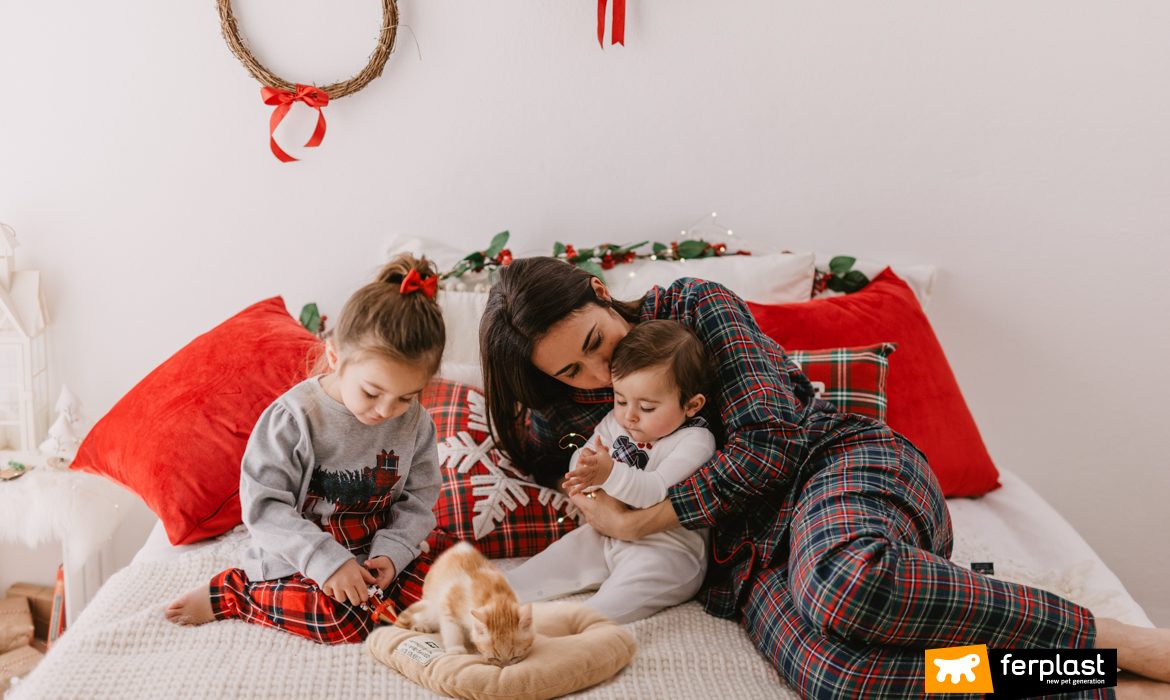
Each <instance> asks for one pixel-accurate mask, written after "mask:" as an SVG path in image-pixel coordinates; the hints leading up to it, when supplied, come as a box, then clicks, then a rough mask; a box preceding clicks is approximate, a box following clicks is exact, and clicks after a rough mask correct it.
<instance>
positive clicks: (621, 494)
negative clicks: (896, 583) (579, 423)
mask: <svg viewBox="0 0 1170 700" xmlns="http://www.w3.org/2000/svg"><path fill="white" fill-rule="evenodd" d="M610 371H611V373H612V375H613V395H614V408H613V410H612V411H610V412H609V414H607V415H606V417H605V418H603V419H602V421H601V423H600V424H599V425H598V426H597V428H596V430H595V432H594V434H593V436H592V437H591V438H590V439H589V441H588V442H587V443H586V446H585V447H582V448H581V449H579V450H577V452H576V453H575V454H574V455H573V458H572V460H571V461H570V463H569V468H570V471H569V473H568V475H567V477H566V478H565V489H566V490H567V491H568V492H569V493H580V492H585V493H588V492H591V491H593V490H595V489H597V488H602V489H604V490H605V492H606V493H608V494H609V495H611V496H613V497H614V498H616V499H618V500H620V501H622V502H623V503H625V504H627V505H629V506H632V507H634V508H646V507H647V506H652V505H654V504H655V503H658V502H659V501H662V500H663V499H665V498H666V490H667V489H668V488H669V487H671V486H672V485H674V484H676V483H678V482H680V481H682V480H684V479H686V478H687V477H689V476H690V475H691V474H693V473H694V472H695V471H696V470H697V469H698V468H699V467H700V466H702V465H703V464H704V463H705V462H707V460H709V459H710V458H711V456H712V455H713V454H714V453H715V437H714V435H712V434H711V431H710V430H708V429H707V424H706V421H704V420H703V419H702V418H699V417H697V414H698V413H699V411H700V410H701V409H702V408H703V406H704V404H705V403H706V400H707V399H706V396H705V394H704V393H703V392H705V391H708V387H710V386H711V384H712V372H711V363H710V360H709V359H708V357H707V354H706V352H705V350H704V348H703V345H702V343H701V342H700V341H699V339H698V338H697V337H696V336H695V335H694V334H693V333H692V332H691V331H690V330H688V329H687V328H685V327H684V326H682V325H680V324H678V323H676V322H674V321H644V322H642V323H639V324H637V325H635V326H634V327H633V328H632V329H631V330H630V332H629V334H628V335H626V337H625V338H623V339H622V341H621V342H620V343H619V344H618V346H617V348H616V349H615V350H614V354H613V358H612V360H611V362H610ZM706 573H707V531H706V530H687V529H685V528H682V527H678V528H675V529H673V530H668V531H666V532H660V533H656V534H653V535H650V536H648V537H644V538H642V539H640V540H637V541H634V542H623V541H621V540H616V539H613V538H611V537H606V536H604V535H601V534H600V533H598V532H597V531H596V530H594V529H593V528H592V527H591V526H589V525H584V526H582V527H579V528H577V529H576V530H573V531H572V532H570V533H569V534H568V535H566V536H565V537H563V538H561V539H560V540H558V541H557V542H555V543H553V545H552V546H550V547H549V548H548V549H546V550H544V551H543V552H541V553H540V554H538V555H536V556H535V557H533V558H532V559H529V560H528V561H527V562H525V563H524V564H522V565H520V566H518V567H516V568H515V569H512V570H511V571H509V572H507V574H506V576H507V578H508V582H509V583H511V584H512V587H513V588H514V589H515V590H516V594H517V595H518V596H519V598H520V600H521V601H524V602H528V601H533V600H542V599H545V598H553V597H557V596H561V595H566V594H569V593H575V592H577V591H584V590H590V589H593V588H597V593H596V594H595V595H594V596H593V597H592V598H590V599H589V600H588V601H587V602H586V604H587V605H589V606H591V607H593V608H594V609H595V610H598V611H599V612H601V613H603V614H605V615H607V616H609V617H610V618H613V619H614V620H616V621H617V622H622V623H625V622H632V621H634V620H640V619H642V618H644V617H648V616H650V615H653V614H654V613H656V612H658V611H659V610H661V609H663V608H665V607H668V606H671V605H677V604H678V603H682V602H685V601H687V600H689V599H691V598H692V597H693V596H694V595H695V593H697V592H698V590H699V587H700V586H701V585H702V583H703V577H704V576H705V575H706Z"/></svg>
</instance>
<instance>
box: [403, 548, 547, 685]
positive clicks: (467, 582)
mask: <svg viewBox="0 0 1170 700" xmlns="http://www.w3.org/2000/svg"><path fill="white" fill-rule="evenodd" d="M395 624H397V625H398V626H399V627H405V628H407V629H412V630H417V631H419V632H434V631H436V630H438V632H439V635H440V636H441V637H442V639H443V647H444V648H445V649H446V650H447V651H448V652H450V653H452V654H466V653H468V651H467V641H468V640H469V639H470V641H471V645H472V647H473V648H474V649H476V650H478V651H479V653H481V654H483V656H484V657H485V658H486V659H487V660H488V662H489V663H493V664H495V665H497V666H507V665H509V664H514V663H516V662H517V661H520V660H522V659H523V658H524V657H526V656H528V652H529V651H530V650H531V649H532V639H533V636H534V635H533V631H532V605H531V604H529V605H525V606H523V607H521V606H520V602H519V601H518V600H517V599H516V594H515V592H513V591H512V587H511V586H509V585H508V582H507V581H506V580H505V579H504V576H503V574H501V573H500V572H499V571H498V570H497V569H496V568H495V567H494V566H492V565H491V564H490V563H489V562H488V560H487V559H486V558H485V557H484V556H483V555H482V554H480V553H479V552H477V551H476V550H475V547H472V546H471V545H470V544H468V543H466V542H460V543H459V544H457V545H455V546H454V547H452V548H451V549H449V550H447V551H446V552H443V553H442V554H440V555H439V558H438V559H436V560H435V563H434V564H432V565H431V570H430V571H428V572H427V577H426V579H425V580H424V581H423V597H422V600H420V601H418V602H417V603H415V604H414V605H411V606H410V607H408V608H406V609H405V610H403V611H402V614H400V615H399V616H398V622H396V623H395Z"/></svg>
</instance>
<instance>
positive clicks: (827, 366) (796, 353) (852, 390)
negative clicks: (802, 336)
mask: <svg viewBox="0 0 1170 700" xmlns="http://www.w3.org/2000/svg"><path fill="white" fill-rule="evenodd" d="M897 347H898V346H897V344H896V343H879V344H877V345H866V346H864V347H856V348H834V349H832V350H789V351H788V356H789V357H791V358H792V361H793V362H795V363H796V364H798V365H800V368H801V370H802V371H804V374H805V376H807V377H808V379H809V381H811V382H812V383H813V387H814V388H815V389H816V390H817V396H819V397H821V398H822V399H825V400H826V401H830V402H832V403H833V405H835V406H836V407H837V408H838V409H840V410H842V411H847V412H849V413H860V414H861V415H863V416H869V417H870V418H877V419H878V420H880V421H884V420H885V419H886V377H887V376H888V375H889V372H890V362H889V360H888V359H886V358H888V357H889V356H890V353H892V352H894V350H895V349H897Z"/></svg>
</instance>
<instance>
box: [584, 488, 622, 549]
mask: <svg viewBox="0 0 1170 700" xmlns="http://www.w3.org/2000/svg"><path fill="white" fill-rule="evenodd" d="M572 499H573V505H575V506H577V507H578V508H580V509H581V512H582V513H584V514H585V520H586V521H588V522H589V524H590V525H592V526H593V529H594V530H597V531H598V532H600V533H601V534H603V535H606V536H608V537H613V538H614V539H619V540H627V541H629V540H636V539H638V535H637V533H636V532H634V528H633V525H634V523H633V522H632V516H633V515H635V511H631V510H630V509H629V508H626V505H625V504H624V503H622V502H621V501H619V500H618V499H616V498H614V497H613V496H611V495H609V494H608V493H606V492H605V491H593V492H592V493H590V494H588V495H576V496H572Z"/></svg>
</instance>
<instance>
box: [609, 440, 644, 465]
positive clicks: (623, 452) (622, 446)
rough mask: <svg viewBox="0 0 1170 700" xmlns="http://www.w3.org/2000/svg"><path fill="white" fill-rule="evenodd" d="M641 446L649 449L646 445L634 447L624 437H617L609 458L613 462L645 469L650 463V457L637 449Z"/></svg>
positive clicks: (631, 442) (630, 441) (632, 443)
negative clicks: (611, 458)
mask: <svg viewBox="0 0 1170 700" xmlns="http://www.w3.org/2000/svg"><path fill="white" fill-rule="evenodd" d="M641 444H646V446H647V447H649V444H648V443H639V445H635V444H634V442H633V441H632V440H630V439H629V438H628V437H626V436H625V435H619V436H618V438H617V440H614V441H613V450H611V451H610V453H609V456H610V457H613V459H614V461H615V462H624V463H625V464H628V465H630V466H631V467H636V468H638V469H645V468H646V465H647V464H649V463H650V455H648V454H646V453H645V452H644V451H643V450H641V449H638V448H639V446H640V445H641Z"/></svg>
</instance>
